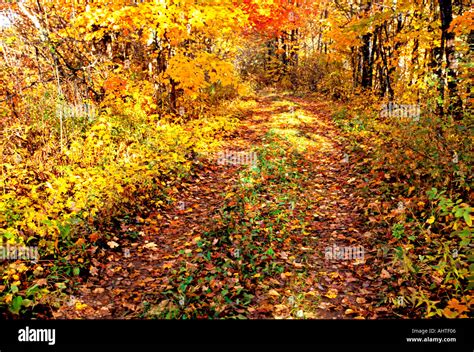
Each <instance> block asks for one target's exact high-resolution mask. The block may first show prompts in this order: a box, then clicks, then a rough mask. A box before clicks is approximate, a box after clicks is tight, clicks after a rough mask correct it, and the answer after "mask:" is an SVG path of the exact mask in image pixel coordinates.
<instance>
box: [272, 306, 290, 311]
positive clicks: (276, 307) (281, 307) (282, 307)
mask: <svg viewBox="0 0 474 352" xmlns="http://www.w3.org/2000/svg"><path fill="white" fill-rule="evenodd" d="M285 309H288V307H287V306H285V305H284V304H277V305H275V311H276V312H281V311H282V310H285Z"/></svg>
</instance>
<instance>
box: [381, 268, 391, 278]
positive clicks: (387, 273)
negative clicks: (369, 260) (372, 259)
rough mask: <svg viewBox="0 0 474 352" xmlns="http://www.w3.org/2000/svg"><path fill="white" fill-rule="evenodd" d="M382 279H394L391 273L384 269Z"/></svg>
mask: <svg viewBox="0 0 474 352" xmlns="http://www.w3.org/2000/svg"><path fill="white" fill-rule="evenodd" d="M380 277H381V278H382V279H388V278H390V277H392V275H390V273H389V272H388V271H387V270H385V269H382V272H381V273H380Z"/></svg>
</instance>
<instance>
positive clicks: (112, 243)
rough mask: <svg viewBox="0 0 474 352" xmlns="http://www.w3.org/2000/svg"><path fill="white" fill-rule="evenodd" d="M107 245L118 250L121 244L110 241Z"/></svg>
mask: <svg viewBox="0 0 474 352" xmlns="http://www.w3.org/2000/svg"><path fill="white" fill-rule="evenodd" d="M107 245H108V246H109V247H110V248H116V247H118V246H119V244H118V243H117V242H115V241H109V242H107Z"/></svg>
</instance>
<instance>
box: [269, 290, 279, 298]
mask: <svg viewBox="0 0 474 352" xmlns="http://www.w3.org/2000/svg"><path fill="white" fill-rule="evenodd" d="M268 295H269V296H272V297H280V294H279V293H278V292H277V291H276V290H273V289H272V290H270V291H268Z"/></svg>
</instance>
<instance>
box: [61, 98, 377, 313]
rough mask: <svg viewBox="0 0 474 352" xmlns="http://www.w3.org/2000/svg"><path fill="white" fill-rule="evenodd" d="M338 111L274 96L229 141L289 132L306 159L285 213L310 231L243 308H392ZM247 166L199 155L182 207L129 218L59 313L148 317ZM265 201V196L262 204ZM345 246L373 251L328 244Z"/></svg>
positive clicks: (177, 194)
mask: <svg viewBox="0 0 474 352" xmlns="http://www.w3.org/2000/svg"><path fill="white" fill-rule="evenodd" d="M330 114H331V106H330V105H329V104H328V103H326V102H321V101H319V102H311V101H308V100H305V99H300V98H295V97H290V96H283V97H282V96H278V95H277V94H275V93H268V94H266V95H262V96H261V97H260V98H258V99H257V107H256V108H255V109H253V110H252V111H248V113H247V114H246V118H245V120H243V121H242V126H241V127H240V128H239V129H238V131H237V132H236V133H235V135H233V136H232V138H229V139H228V140H227V141H225V143H224V145H223V150H226V151H248V150H249V149H251V148H252V147H259V148H264V147H265V145H266V143H267V137H266V136H268V134H269V133H271V134H272V135H277V136H282V137H284V138H287V139H288V140H289V143H290V145H291V148H292V149H294V151H295V153H297V154H298V155H299V157H300V158H301V160H303V162H302V163H301V165H299V166H298V171H299V172H300V173H301V174H302V175H303V177H302V178H301V179H300V180H299V181H298V183H299V185H297V189H298V191H295V192H296V193H295V197H293V198H292V199H295V201H293V202H292V203H291V205H290V206H289V207H287V206H286V205H285V206H284V207H285V212H290V214H298V215H295V219H296V218H298V219H300V220H299V222H298V221H294V223H293V222H292V221H293V220H294V219H290V220H289V222H288V223H289V224H291V225H292V226H293V227H290V229H293V230H291V231H296V232H294V233H300V234H301V235H298V236H296V235H295V236H293V239H292V244H291V246H290V247H289V248H290V249H289V250H284V251H281V252H279V253H277V256H279V257H278V258H279V260H280V261H281V262H282V263H284V267H285V270H284V272H283V273H282V274H281V275H280V277H278V276H275V277H274V278H271V280H270V281H269V282H268V284H261V285H259V286H258V287H257V288H256V289H255V296H254V298H253V300H252V302H251V303H250V305H249V306H248V307H249V309H248V311H246V312H242V313H243V315H244V316H245V317H250V318H261V317H277V318H279V317H280V318H291V317H293V318H294V317H296V318H301V317H307V318H324V319H330V318H339V319H340V318H375V317H381V316H383V314H384V312H385V311H386V308H384V307H381V308H375V303H376V302H377V301H378V300H383V297H380V296H379V292H378V287H379V286H380V285H381V284H382V283H381V280H380V279H379V276H378V275H377V272H378V270H379V266H380V263H381V262H382V261H381V259H380V258H379V257H377V253H378V246H377V245H376V241H375V234H374V233H372V232H370V231H368V230H367V229H366V227H365V224H364V218H363V209H364V204H365V203H364V200H363V199H361V198H360V197H359V196H357V193H356V185H357V180H358V178H359V177H360V175H357V174H355V173H354V171H353V168H352V164H351V157H350V156H347V155H345V154H344V151H343V150H344V148H343V145H342V140H341V138H340V136H339V135H338V130H337V129H336V128H335V127H334V126H333V124H332V121H331V118H330ZM244 168H245V166H241V165H219V164H218V163H217V162H216V160H215V157H214V158H213V157H212V156H207V157H199V158H198V159H197V160H196V168H195V171H194V172H193V174H192V175H191V176H190V177H189V178H188V179H186V180H183V181H182V182H181V183H180V184H179V185H176V186H175V187H172V188H171V189H170V194H169V195H170V197H171V198H173V199H174V202H173V203H172V204H165V205H163V207H162V208H161V209H156V210H155V211H152V212H151V213H150V215H149V216H147V217H146V219H141V218H137V219H134V220H135V221H134V222H132V223H128V224H122V226H121V233H118V234H117V235H116V237H115V238H114V239H113V242H115V244H116V246H115V244H113V247H114V248H110V246H108V247H105V248H100V247H97V248H96V252H95V253H94V258H95V259H94V260H93V262H92V267H91V270H90V273H91V275H90V276H89V278H88V280H87V282H85V283H84V284H81V285H80V286H79V287H78V290H77V293H76V295H75V296H73V297H70V299H69V300H67V301H66V302H64V304H63V306H62V307H61V308H60V309H59V310H58V311H56V312H54V317H56V318H73V319H74V318H86V319H96V318H104V319H111V318H114V319H120V318H140V317H146V316H148V315H147V313H146V312H149V311H150V307H153V306H154V304H156V303H157V300H158V301H159V299H158V297H161V295H162V293H163V292H167V291H170V290H171V291H172V290H173V289H174V288H175V286H176V283H175V282H174V276H173V275H174V274H173V275H172V274H171V273H175V272H176V271H179V270H180V260H178V259H179V258H181V257H182V255H183V253H189V252H192V248H193V245H194V242H193V239H195V238H197V237H198V238H199V237H200V236H202V234H203V233H205V232H206V231H209V229H211V228H212V227H213V224H215V223H216V222H218V221H219V217H220V216H222V211H221V210H220V209H221V208H222V207H223V204H224V203H225V200H226V199H227V198H229V195H232V194H233V193H234V192H235V187H236V185H237V184H239V182H240V181H239V177H240V176H239V172H240V171H242V169H244ZM295 189H296V188H295ZM284 192H285V191H284V190H282V196H285V195H284ZM260 198H265V197H264V196H261V197H260ZM270 198H271V197H270V196H269V197H268V199H270ZM265 202H267V203H268V202H269V201H268V200H266V201H265ZM265 205H266V203H263V201H262V204H261V207H262V208H263V207H264V206H265ZM282 207H283V206H282ZM292 233H293V232H292ZM335 246H337V247H338V248H345V247H350V248H351V249H352V248H354V250H355V249H356V248H357V249H361V251H363V252H354V253H359V254H361V253H363V259H362V258H360V260H358V259H347V260H344V259H341V258H339V259H337V258H333V260H331V259H330V258H328V255H327V251H328V250H327V248H331V249H332V250H334V248H335ZM181 264H182V261H181ZM188 265H189V267H190V268H191V267H192V266H193V264H192V263H189V264H185V267H186V269H187V268H188Z"/></svg>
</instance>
